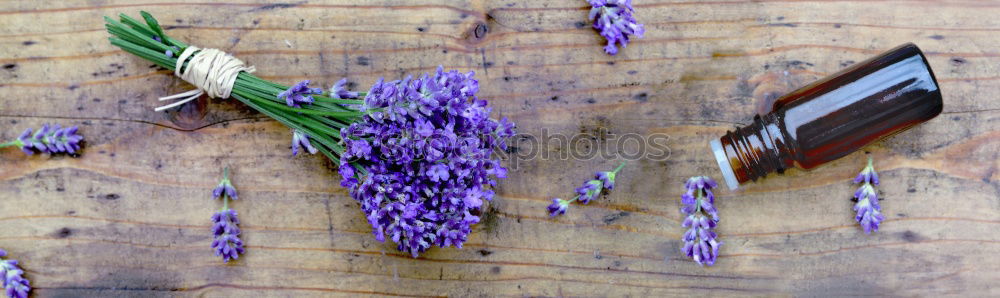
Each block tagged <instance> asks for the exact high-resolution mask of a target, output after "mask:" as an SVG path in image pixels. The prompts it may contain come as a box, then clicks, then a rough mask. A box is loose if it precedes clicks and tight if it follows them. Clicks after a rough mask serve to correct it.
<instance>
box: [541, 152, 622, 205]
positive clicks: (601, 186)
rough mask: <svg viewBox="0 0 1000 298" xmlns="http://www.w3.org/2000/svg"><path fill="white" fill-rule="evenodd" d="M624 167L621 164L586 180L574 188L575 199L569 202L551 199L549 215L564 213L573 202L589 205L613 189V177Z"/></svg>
mask: <svg viewBox="0 0 1000 298" xmlns="http://www.w3.org/2000/svg"><path fill="white" fill-rule="evenodd" d="M624 167H625V163H624V162H623V163H622V164H621V165H619V166H618V167H617V168H615V169H614V170H612V171H608V172H597V173H596V174H594V179H591V180H587V182H584V183H583V186H580V187H577V188H576V197H574V198H573V199H570V200H563V199H559V198H553V199H552V204H551V205H549V207H548V209H549V215H550V216H558V215H562V214H565V213H566V209H568V208H569V204H570V203H572V202H573V201H580V202H582V203H584V204H587V203H590V201H591V200H593V199H596V198H597V196H599V195H601V193H602V192H603V191H604V190H612V189H614V188H615V176H617V175H618V172H619V171H621V170H622V168H624Z"/></svg>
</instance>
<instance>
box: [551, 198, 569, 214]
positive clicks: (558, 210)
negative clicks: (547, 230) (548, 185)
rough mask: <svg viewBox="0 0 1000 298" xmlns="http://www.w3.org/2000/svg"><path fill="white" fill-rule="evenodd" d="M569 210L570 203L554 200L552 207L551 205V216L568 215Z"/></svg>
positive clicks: (558, 199)
mask: <svg viewBox="0 0 1000 298" xmlns="http://www.w3.org/2000/svg"><path fill="white" fill-rule="evenodd" d="M567 209H569V201H567V200H563V199H560V198H552V205H549V216H559V215H563V214H566V210H567Z"/></svg>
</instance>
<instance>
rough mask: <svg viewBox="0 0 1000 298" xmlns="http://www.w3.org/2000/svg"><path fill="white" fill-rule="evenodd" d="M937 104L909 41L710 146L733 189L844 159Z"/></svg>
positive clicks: (922, 117) (927, 72)
mask: <svg viewBox="0 0 1000 298" xmlns="http://www.w3.org/2000/svg"><path fill="white" fill-rule="evenodd" d="M942 105H943V103H942V100H941V90H940V89H939V88H938V83H937V79H935V77H934V73H933V72H932V71H931V67H930V65H929V64H928V63H927V59H926V57H924V54H923V53H922V52H921V51H920V49H919V48H917V46H916V45H914V44H912V43H910V44H905V45H902V46H899V47H897V48H895V49H893V50H891V51H889V52H886V53H883V54H881V55H879V56H877V57H874V58H871V59H869V60H867V61H864V62H860V63H857V64H855V65H852V66H851V67H849V68H847V69H844V70H842V71H840V72H838V73H836V74H833V75H830V76H829V77H826V78H824V79H822V80H819V81H817V82H814V83H812V84H810V85H808V86H806V87H803V88H801V89H799V90H796V91H794V92H792V93H789V94H787V95H785V96H782V97H781V98H779V99H778V100H777V101H776V102H775V103H774V106H773V109H772V111H771V112H770V113H768V114H767V115H763V116H760V115H758V116H757V117H755V118H754V122H753V123H752V124H750V125H748V126H745V127H742V128H738V129H736V130H735V131H730V132H727V133H726V135H725V136H722V138H720V139H719V140H718V141H713V142H712V147H713V151H714V153H715V155H716V159H717V161H718V162H719V167H720V168H722V171H723V176H724V178H726V182H727V184H729V187H730V188H731V189H735V188H736V187H737V186H738V185H739V184H742V183H745V182H747V181H756V180H757V178H759V177H763V176H765V175H767V174H768V173H770V172H775V171H782V170H784V169H786V168H789V167H792V166H798V167H800V168H804V169H811V168H814V167H816V166H818V165H821V164H823V163H826V162H828V161H831V160H835V159H838V158H841V157H844V156H845V155H848V154H850V153H852V152H854V151H857V150H858V149H860V148H861V147H864V146H865V145H867V144H869V143H872V142H874V141H875V140H878V139H880V138H884V137H886V136H889V135H892V134H895V133H898V132H900V131H903V130H906V129H907V128H910V127H912V126H914V125H916V124H919V123H921V122H924V121H927V120H930V119H932V118H934V117H935V116H937V115H938V114H940V113H941V109H942ZM727 167H728V169H730V170H731V171H727Z"/></svg>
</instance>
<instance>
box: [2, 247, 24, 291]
mask: <svg viewBox="0 0 1000 298" xmlns="http://www.w3.org/2000/svg"><path fill="white" fill-rule="evenodd" d="M6 256H7V252H6V251H4V250H3V249H0V277H2V278H3V284H2V285H3V287H4V291H5V292H6V293H7V297H12V298H27V297H28V292H30V291H31V283H30V282H29V281H28V280H27V279H25V278H24V276H23V275H24V270H21V268H20V267H18V266H17V260H4V259H3V257H6Z"/></svg>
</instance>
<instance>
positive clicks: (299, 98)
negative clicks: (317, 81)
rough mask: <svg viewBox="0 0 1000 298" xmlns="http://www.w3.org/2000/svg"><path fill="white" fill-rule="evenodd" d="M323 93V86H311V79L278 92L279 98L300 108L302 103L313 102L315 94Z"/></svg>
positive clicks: (289, 104)
mask: <svg viewBox="0 0 1000 298" xmlns="http://www.w3.org/2000/svg"><path fill="white" fill-rule="evenodd" d="M318 94H323V89H322V88H309V80H305V81H301V82H298V83H295V85H292V87H289V88H288V90H285V91H282V92H281V93H278V99H284V100H285V103H286V104H288V106H290V107H296V108H300V107H301V106H300V105H299V104H300V103H306V104H312V103H313V101H315V100H314V99H313V97H312V96H313V95H318Z"/></svg>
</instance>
